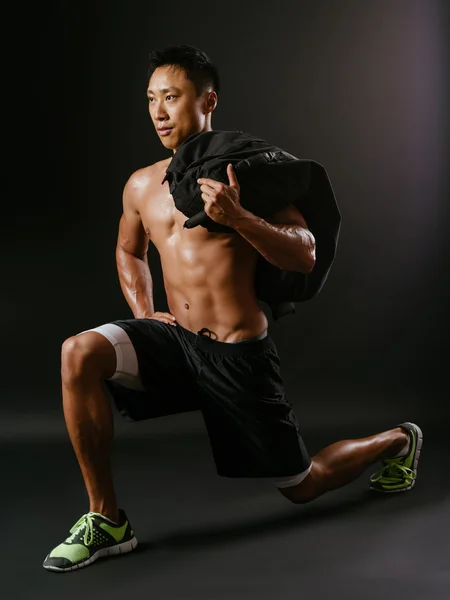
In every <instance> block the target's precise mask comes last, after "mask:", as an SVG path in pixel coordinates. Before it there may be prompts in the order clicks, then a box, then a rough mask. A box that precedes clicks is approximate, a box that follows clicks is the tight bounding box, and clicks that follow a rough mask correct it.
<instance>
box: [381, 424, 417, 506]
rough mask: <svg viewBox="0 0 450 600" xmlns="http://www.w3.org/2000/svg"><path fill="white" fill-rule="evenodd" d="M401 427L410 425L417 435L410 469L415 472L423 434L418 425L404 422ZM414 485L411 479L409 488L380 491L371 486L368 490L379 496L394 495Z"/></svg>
mask: <svg viewBox="0 0 450 600" xmlns="http://www.w3.org/2000/svg"><path fill="white" fill-rule="evenodd" d="M402 425H411V427H413V428H414V429H415V431H416V433H417V446H416V451H415V453H414V458H413V467H412V468H413V470H414V471H417V465H418V464H419V458H420V453H421V451H422V444H423V433H422V430H421V429H420V427H419V426H418V425H416V424H415V423H409V422H405V423H402ZM415 483H416V480H415V479H413V481H412V483H411V485H410V486H408V487H406V488H401V489H399V490H381V489H379V488H376V487H372V486H370V487H369V489H370V490H372V491H374V492H380V493H381V494H396V493H397V492H407V491H408V490H410V489H412V488H413V487H414V484H415Z"/></svg>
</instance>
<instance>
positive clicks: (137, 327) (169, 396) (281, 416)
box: [43, 46, 422, 572]
mask: <svg viewBox="0 0 450 600" xmlns="http://www.w3.org/2000/svg"><path fill="white" fill-rule="evenodd" d="M147 94H148V102H149V112H150V117H151V119H152V122H153V124H154V126H155V128H156V130H157V134H158V136H159V138H160V140H161V142H162V144H163V145H164V147H165V148H167V149H169V150H172V151H173V154H175V153H176V151H177V148H178V147H179V146H180V144H182V142H183V141H184V140H185V139H186V138H187V137H188V136H190V135H192V134H193V133H196V132H203V131H211V130H212V128H211V115H212V113H213V111H214V109H215V108H216V105H217V101H218V94H219V78H218V74H217V71H216V69H215V67H214V66H213V65H212V64H211V63H210V61H209V59H208V57H207V56H206V55H205V54H204V53H203V52H201V51H200V50H198V49H196V48H193V47H191V46H181V47H179V48H170V49H167V50H166V51H164V53H160V52H158V51H155V52H153V53H152V55H151V60H150V70H149V84H148V90H147ZM161 128H166V129H167V128H169V130H168V131H166V132H164V131H162V130H161ZM171 160H172V157H169V158H167V159H165V160H162V161H160V162H158V163H156V164H154V165H151V166H149V167H146V168H143V169H140V170H138V171H136V172H135V173H133V174H132V175H131V177H130V178H129V180H128V182H127V183H126V185H125V189H124V193H123V215H122V217H121V219H120V224H119V234H118V242H117V254H116V256H117V267H118V273H119V279H120V284H121V288H122V291H123V293H124V295H125V298H126V300H127V302H128V304H129V306H130V308H131V310H132V312H133V315H134V319H130V320H124V321H116V322H114V323H108V324H105V325H102V326H100V327H98V328H95V329H93V330H89V331H86V332H82V333H81V334H78V335H76V336H74V337H71V338H69V339H68V340H66V341H65V342H64V344H63V348H62V393H63V407H64V417H65V421H66V425H67V429H68V432H69V436H70V440H71V442H72V445H73V447H74V450H75V453H76V456H77V459H78V462H79V465H80V468H81V472H82V475H83V479H84V482H85V485H86V490H87V493H88V496H89V502H90V506H89V513H87V514H84V515H83V516H82V517H81V518H80V519H79V520H78V521H77V523H75V525H74V526H73V527H72V529H71V530H70V534H71V535H70V536H69V537H68V538H67V539H66V540H65V541H64V542H62V543H61V544H59V545H58V546H57V547H56V548H54V549H53V550H52V551H51V552H50V554H49V555H48V556H47V557H46V559H45V561H44V564H43V566H44V568H46V569H49V570H52V571H60V572H61V571H63V572H64V571H71V570H75V569H78V568H81V567H84V566H87V565H89V564H91V563H92V562H93V561H95V560H96V559H97V558H99V557H101V556H106V555H112V554H122V553H125V552H130V551H131V550H133V549H134V548H135V547H136V545H137V541H136V538H135V536H134V532H133V530H132V528H131V525H130V522H129V520H128V518H127V516H126V514H125V512H124V511H123V510H122V509H119V507H118V504H117V500H116V494H115V490H114V486H113V479H112V470H111V464H110V450H111V444H112V439H113V414H112V410H111V405H110V397H109V395H108V391H107V389H109V392H111V394H112V396H113V399H114V400H115V401H116V405H117V406H118V407H119V409H120V411H121V413H122V414H124V415H125V416H128V417H129V418H130V419H132V420H139V419H144V418H151V417H153V416H158V414H171V413H175V412H183V411H187V410H193V409H200V410H202V413H203V416H204V418H205V424H206V426H207V428H208V433H209V437H210V441H211V446H212V451H213V455H214V459H215V462H216V466H217V472H218V473H219V475H223V476H228V477H268V478H270V480H272V481H273V482H274V484H275V486H276V487H277V488H278V489H279V491H280V492H281V493H282V494H283V496H285V497H286V498H288V499H289V500H291V501H292V502H295V503H304V502H309V501H311V500H313V499H314V498H317V497H318V496H320V495H321V494H323V493H324V492H327V491H329V490H332V489H336V488H338V487H340V486H343V485H345V484H346V483H349V482H350V481H352V480H354V479H355V478H356V477H358V476H359V475H360V474H361V473H362V472H363V471H364V469H365V468H366V467H368V466H369V465H371V464H372V463H374V462H375V461H377V460H379V459H382V460H383V468H382V469H381V471H379V472H378V473H376V474H374V475H373V476H372V477H371V488H372V489H376V490H378V491H389V492H395V491H405V490H408V489H410V488H411V487H412V486H413V485H414V482H415V477H416V469H417V462H418V458H419V454H420V448H421V444H422V433H421V431H420V429H419V427H417V425H414V424H411V423H402V424H401V425H400V426H397V427H395V428H393V429H391V430H388V431H385V432H382V433H379V434H376V435H373V436H371V437H367V438H362V439H356V440H345V441H340V442H337V443H334V444H332V445H331V446H328V447H327V448H325V449H323V450H321V451H320V452H319V453H318V454H317V455H315V456H313V457H312V458H310V456H309V455H308V452H307V450H306V448H305V446H304V444H303V441H302V439H301V437H300V434H299V429H298V423H297V420H296V417H295V415H294V413H293V411H292V407H291V405H290V404H289V402H288V400H287V399H286V397H285V393H284V389H283V381H282V378H281V374H280V363H279V358H278V355H277V351H276V347H275V344H274V342H273V340H272V339H271V337H270V335H268V332H267V328H268V321H267V318H266V315H265V313H264V311H263V310H262V308H261V307H260V305H259V304H258V301H257V298H256V295H255V291H254V288H253V275H254V271H255V267H256V262H257V258H258V253H261V254H262V255H263V256H264V257H265V258H266V259H267V260H269V261H270V262H272V263H273V264H275V265H276V266H278V267H280V268H282V269H289V270H297V271H300V272H304V273H307V272H310V271H311V269H312V268H313V266H314V260H315V240H314V237H313V236H312V234H311V233H310V232H309V230H308V227H307V223H306V222H305V220H304V219H303V217H302V215H301V214H300V213H299V212H298V211H297V209H296V208H295V207H294V206H292V205H291V206H289V207H287V208H286V209H283V210H281V211H279V212H277V213H276V214H274V215H272V217H271V218H270V219H267V220H264V219H261V218H258V217H256V216H255V215H253V214H252V213H249V212H248V211H246V210H244V209H243V207H242V206H241V204H240V201H239V182H238V181H237V179H236V175H235V174H234V172H233V170H232V169H231V168H229V170H228V175H229V179H230V185H228V186H226V185H222V184H219V183H218V182H215V181H213V180H210V179H205V180H200V181H199V186H200V189H201V190H202V198H203V200H204V202H205V211H206V212H207V214H208V215H209V216H210V217H211V218H212V219H213V220H215V221H217V222H220V223H224V224H226V225H229V226H230V227H232V228H233V229H234V231H233V232H232V233H211V232H208V231H207V230H206V229H205V228H203V227H201V226H197V227H195V228H193V229H184V228H183V224H184V222H185V221H186V220H187V217H186V216H185V215H184V214H182V213H181V212H179V211H178V210H177V209H176V208H175V205H174V202H173V198H172V196H171V194H170V192H169V186H168V182H167V181H166V182H165V183H164V185H161V182H162V180H163V179H164V176H165V170H166V168H167V166H168V165H169V164H170V161H171ZM150 240H151V241H152V242H153V244H154V245H155V246H156V248H157V250H158V252H159V255H160V259H161V266H162V272H163V276H164V287H165V291H166V294H167V300H168V307H169V311H170V312H161V311H155V306H154V303H153V289H152V278H151V274H150V271H149V267H148V262H147V250H148V244H149V241H150ZM118 390H122V392H123V391H125V395H123V394H119V395H117V394H116V392H117V391H118ZM126 394H129V397H128V396H127V395H126ZM119 396H120V398H119Z"/></svg>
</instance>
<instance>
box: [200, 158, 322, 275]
mask: <svg viewBox="0 0 450 600" xmlns="http://www.w3.org/2000/svg"><path fill="white" fill-rule="evenodd" d="M227 175H228V179H229V185H227V184H225V183H222V182H220V181H216V180H214V179H210V178H205V177H201V178H200V179H197V183H198V184H200V190H201V192H202V195H201V196H202V199H203V202H204V203H205V213H206V214H207V215H208V216H209V217H210V218H211V219H212V220H213V221H216V223H222V224H223V225H227V226H228V227H232V228H233V229H235V230H236V231H237V232H238V233H239V234H240V235H241V236H242V237H243V238H244V239H246V240H247V241H248V242H249V243H250V244H251V245H252V246H253V247H254V248H256V250H258V252H259V253H260V254H262V256H264V258H265V259H266V260H268V261H269V262H270V263H271V264H273V265H275V266H276V267H278V268H279V269H282V270H286V271H298V272H299V273H310V272H311V271H312V269H313V267H314V264H315V262H316V241H315V239H314V236H313V234H312V233H311V231H310V230H309V229H308V225H307V224H306V221H305V219H304V218H303V215H302V214H301V212H300V211H299V210H297V208H296V207H295V206H294V205H293V204H289V205H288V206H285V207H284V208H283V209H281V210H279V211H277V212H275V213H274V214H272V215H271V216H270V217H269V218H266V219H263V218H262V217H258V216H257V215H255V214H253V213H252V212H250V211H248V210H246V209H245V208H244V207H243V206H242V204H241V201H240V185H239V182H238V180H237V177H236V173H235V171H234V169H233V166H232V165H231V164H229V165H228V166H227Z"/></svg>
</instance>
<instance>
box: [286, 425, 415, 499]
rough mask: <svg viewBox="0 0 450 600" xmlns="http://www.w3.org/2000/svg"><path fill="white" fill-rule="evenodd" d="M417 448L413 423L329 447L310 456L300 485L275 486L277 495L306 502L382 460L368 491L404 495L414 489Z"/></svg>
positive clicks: (354, 477) (346, 481)
mask: <svg viewBox="0 0 450 600" xmlns="http://www.w3.org/2000/svg"><path fill="white" fill-rule="evenodd" d="M421 447H422V432H421V430H420V428H419V427H418V426H417V425H414V424H413V423H402V425H401V426H399V427H396V428H395V429H390V430H389V431H384V432H382V433H378V434H376V435H372V436H370V437H366V438H361V439H356V440H344V441H340V442H336V443H335V444H331V446H327V447H326V448H324V449H323V450H321V451H320V452H319V453H318V454H316V455H315V456H313V458H312V466H311V470H310V472H309V473H308V475H307V476H306V477H305V478H304V479H303V480H302V481H300V483H298V484H296V485H292V486H290V487H282V485H283V484H281V483H280V484H277V485H278V486H279V490H280V492H281V494H283V496H285V497H286V498H288V499H289V500H291V501H292V502H295V503H299V504H301V503H305V502H310V501H311V500H314V499H315V498H317V497H318V496H321V495H322V494H324V493H325V492H328V491H331V490H334V489H336V488H339V487H342V486H344V485H346V484H347V483H350V482H351V481H353V480H355V479H356V478H357V477H359V475H361V473H362V472H363V471H364V470H365V469H366V468H367V467H368V466H369V465H371V464H373V463H375V462H376V461H377V460H379V459H384V460H383V463H384V464H383V469H382V470H381V471H380V472H379V473H378V474H374V475H373V476H372V477H371V482H372V484H371V488H372V489H376V490H378V491H382V492H399V491H406V490H407V489H410V488H411V487H412V486H413V485H414V480H415V477H416V469H417V462H418V459H419V456H420V450H421ZM399 454H400V456H398V455H399Z"/></svg>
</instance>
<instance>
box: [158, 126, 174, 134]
mask: <svg viewBox="0 0 450 600" xmlns="http://www.w3.org/2000/svg"><path fill="white" fill-rule="evenodd" d="M172 129H173V127H163V128H162V129H159V127H157V131H158V133H159V135H169V133H170V132H171V131H172Z"/></svg>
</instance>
